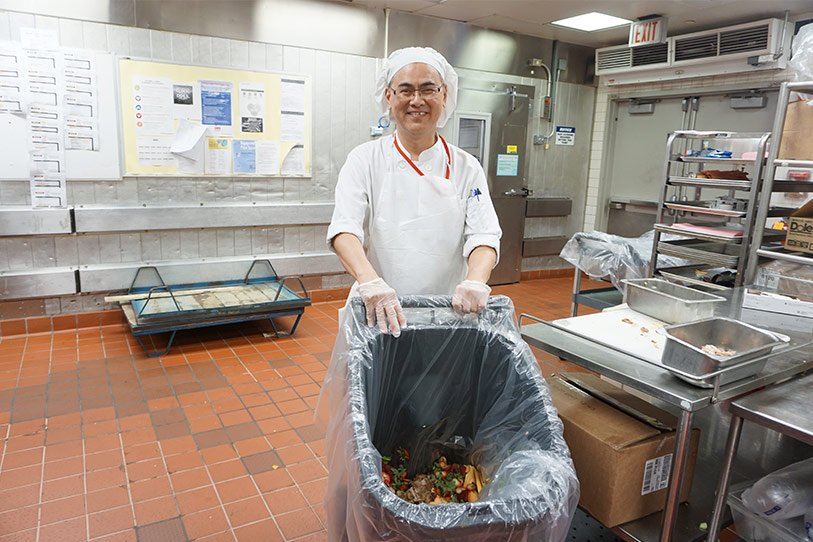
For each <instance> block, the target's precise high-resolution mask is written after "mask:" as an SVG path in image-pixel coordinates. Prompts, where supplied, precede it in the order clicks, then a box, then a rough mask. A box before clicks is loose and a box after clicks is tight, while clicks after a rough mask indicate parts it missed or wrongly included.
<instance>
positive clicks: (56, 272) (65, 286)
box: [0, 268, 76, 299]
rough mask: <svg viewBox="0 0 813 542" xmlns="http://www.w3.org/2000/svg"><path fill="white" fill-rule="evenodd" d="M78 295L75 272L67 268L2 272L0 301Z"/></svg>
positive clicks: (0, 277)
mask: <svg viewBox="0 0 813 542" xmlns="http://www.w3.org/2000/svg"><path fill="white" fill-rule="evenodd" d="M75 293H76V280H75V278H74V272H73V270H71V269H66V268H50V269H36V270H29V271H19V272H15V271H2V272H0V299H22V298H27V297H44V296H54V295H68V294H75Z"/></svg>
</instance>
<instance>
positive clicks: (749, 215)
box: [649, 130, 771, 286]
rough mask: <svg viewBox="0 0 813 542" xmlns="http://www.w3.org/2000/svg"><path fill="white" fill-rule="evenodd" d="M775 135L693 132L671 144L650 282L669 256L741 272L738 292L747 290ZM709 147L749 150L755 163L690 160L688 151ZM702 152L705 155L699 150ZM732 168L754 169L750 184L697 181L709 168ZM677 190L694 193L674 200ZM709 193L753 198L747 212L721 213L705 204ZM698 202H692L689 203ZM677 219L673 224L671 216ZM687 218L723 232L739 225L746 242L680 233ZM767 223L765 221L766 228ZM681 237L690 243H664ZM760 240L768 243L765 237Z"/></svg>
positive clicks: (674, 138)
mask: <svg viewBox="0 0 813 542" xmlns="http://www.w3.org/2000/svg"><path fill="white" fill-rule="evenodd" d="M770 135H771V134H770V133H769V132H759V133H750V132H748V133H746V132H723V131H703V132H698V131H691V130H679V131H676V132H674V133H672V134H671V135H670V136H669V138H668V139H667V143H666V157H665V160H664V172H663V179H664V182H663V189H662V191H661V196H660V201H659V203H658V212H657V216H656V219H655V237H654V240H653V243H652V257H651V259H650V264H649V274H650V276H655V274H656V273H658V271H659V268H658V265H657V262H658V260H657V258H658V254H664V255H668V256H673V257H677V258H683V259H686V260H691V261H694V262H698V264H705V265H707V266H718V267H726V268H731V269H735V270H736V275H735V283H734V285H735V286H740V285H742V284H743V277H744V270H745V264H746V262H747V260H748V249H749V246H750V245H749V240H750V239H751V235H752V229H753V225H754V223H755V219H754V217H755V215H756V212H755V210H756V208H757V200H758V194H759V191H760V186H761V181H762V178H763V170H764V167H765V160H764V156H765V150H766V147H767V146H768V140H769V138H770ZM698 143H699V144H700V145H702V148H706V145H707V144H713V145H714V146H715V147H723V148H728V150H731V148H732V147H733V146H737V147H740V146H742V145H748V150H749V151H751V152H753V153H754V157H753V158H750V159H749V158H713V157H707V156H685V154H686V150H687V149H693V146H694V145H697V144H698ZM694 150H700V149H694ZM723 166H728V167H729V168H731V169H735V168H737V167H738V166H751V167H752V168H753V171H752V172H750V175H751V179H750V180H736V179H733V180H732V179H706V178H699V177H696V176H694V174H695V173H696V172H692V170H693V169H697V170H698V171H699V170H701V169H704V168H705V167H708V169H712V168H719V167H723ZM671 187H678V189H677V192H679V193H681V194H683V193H684V190H685V191H686V192H690V193H691V190H690V189H691V188H694V192H693V193H692V194H691V195H690V196H689V195H685V194H683V195H681V196H678V195H675V196H673V198H672V199H671V200H670V199H668V198H669V191H670V188H671ZM707 189H718V190H726V191H727V195H728V196H729V197H731V198H734V197H735V195H736V193H737V192H747V193H748V196H747V198H746V199H747V207H746V209H745V210H744V211H736V210H733V209H732V210H728V209H719V208H715V207H714V206H712V205H711V204H710V202H708V201H703V200H702V195H703V194H702V192H703V190H707ZM690 197H691V198H693V199H689V198H690ZM670 214H671V221H670V216H669V215H670ZM684 215H685V216H687V217H689V218H687V219H686V220H685V221H686V222H689V223H690V224H692V223H693V222H692V221H691V220H698V218H696V217H702V218H701V219H700V221H701V222H705V223H703V224H700V225H704V226H720V225H725V224H730V223H732V222H736V223H739V224H741V226H742V236H738V237H730V236H726V235H722V234H720V235H718V234H715V233H714V232H697V231H689V230H685V229H681V228H677V227H674V224H675V223H676V222H677V221H678V218H682V217H683V216H684ZM762 223H764V221H763V222H762ZM664 233H668V234H676V235H679V236H681V237H684V238H685V239H680V240H677V241H664V240H662V239H661V236H662V234H664ZM760 233H761V235H760V238H762V237H763V235H762V232H760ZM664 276H666V277H667V278H680V279H681V280H685V281H687V282H696V283H701V284H704V285H706V286H708V284H707V283H702V282H701V281H700V280H699V279H694V278H692V277H690V276H680V277H676V276H675V275H674V274H672V273H669V274H668V275H667V274H664Z"/></svg>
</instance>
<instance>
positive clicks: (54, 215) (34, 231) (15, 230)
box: [0, 183, 71, 236]
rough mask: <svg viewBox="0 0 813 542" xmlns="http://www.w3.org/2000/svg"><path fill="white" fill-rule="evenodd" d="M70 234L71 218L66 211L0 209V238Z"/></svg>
mask: <svg viewBox="0 0 813 542" xmlns="http://www.w3.org/2000/svg"><path fill="white" fill-rule="evenodd" d="M0 184H2V183H0ZM70 232H71V216H70V211H68V209H45V208H41V209H32V208H30V207H22V208H20V207H11V206H9V207H5V206H3V207H0V236H12V235H46V234H54V233H70Z"/></svg>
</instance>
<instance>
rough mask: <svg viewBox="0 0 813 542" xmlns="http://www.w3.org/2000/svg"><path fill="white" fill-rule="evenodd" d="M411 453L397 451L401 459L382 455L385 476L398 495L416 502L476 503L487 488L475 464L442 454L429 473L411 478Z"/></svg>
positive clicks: (382, 472)
mask: <svg viewBox="0 0 813 542" xmlns="http://www.w3.org/2000/svg"><path fill="white" fill-rule="evenodd" d="M408 459H409V452H408V451H407V450H405V449H403V448H399V449H398V450H397V458H396V460H393V458H392V457H388V456H381V461H382V463H383V465H382V468H381V477H382V479H383V480H384V483H385V484H386V485H387V487H388V488H390V490H391V491H392V492H393V493H395V494H396V495H397V496H398V497H400V498H402V499H404V500H405V501H407V502H410V503H412V504H420V503H425V504H445V503H465V502H474V501H476V500H477V499H478V498H479V494H480V491H482V489H483V485H485V484H484V483H483V479H482V478H481V477H480V473H479V471H478V470H477V468H476V467H474V466H473V465H460V464H458V463H449V462H448V461H447V460H446V457H444V456H440V457H439V458H438V459H437V460H436V461H435V462H434V463H433V464H432V470H431V472H430V473H429V474H418V475H415V477H414V478H409V477H407V470H406V462H407V460H408Z"/></svg>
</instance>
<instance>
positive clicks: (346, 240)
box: [333, 233, 378, 284]
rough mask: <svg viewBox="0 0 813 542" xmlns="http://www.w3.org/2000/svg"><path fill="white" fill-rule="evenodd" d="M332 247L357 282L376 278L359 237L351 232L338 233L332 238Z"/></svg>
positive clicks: (360, 282)
mask: <svg viewBox="0 0 813 542" xmlns="http://www.w3.org/2000/svg"><path fill="white" fill-rule="evenodd" d="M333 249H334V250H335V251H336V254H337V255H338V256H339V260H340V261H341V262H342V265H343V266H344V268H345V269H346V270H347V272H348V273H350V274H351V275H352V276H353V278H354V279H356V280H357V281H358V282H359V284H364V283H365V282H369V281H371V280H375V279H377V278H378V273H376V272H375V269H373V266H372V264H370V260H368V259H367V255H366V254H365V253H364V247H363V246H362V245H361V241H359V238H358V237H356V236H355V235H353V234H352V233H340V234H339V235H337V236H336V237H334V238H333Z"/></svg>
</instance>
